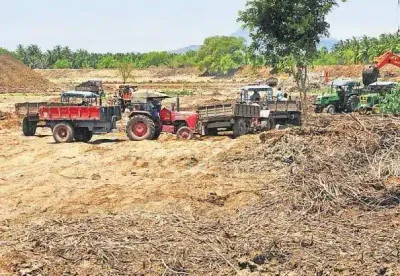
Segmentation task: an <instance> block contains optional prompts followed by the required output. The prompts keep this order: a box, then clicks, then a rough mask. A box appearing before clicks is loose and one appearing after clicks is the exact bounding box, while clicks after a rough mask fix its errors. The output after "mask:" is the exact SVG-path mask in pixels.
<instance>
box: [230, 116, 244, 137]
mask: <svg viewBox="0 0 400 276" xmlns="http://www.w3.org/2000/svg"><path fill="white" fill-rule="evenodd" d="M245 134H247V126H246V122H245V120H243V119H238V120H236V122H235V124H234V125H233V136H234V137H239V136H242V135H245Z"/></svg>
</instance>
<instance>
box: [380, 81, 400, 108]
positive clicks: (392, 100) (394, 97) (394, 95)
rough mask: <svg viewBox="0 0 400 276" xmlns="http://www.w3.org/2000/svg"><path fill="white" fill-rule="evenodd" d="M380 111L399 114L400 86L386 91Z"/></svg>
mask: <svg viewBox="0 0 400 276" xmlns="http://www.w3.org/2000/svg"><path fill="white" fill-rule="evenodd" d="M381 111H382V112H383V113H393V114H400V86H397V87H395V88H393V89H392V91H391V93H388V94H387V95H386V97H385V99H384V100H383V101H382V104H381Z"/></svg>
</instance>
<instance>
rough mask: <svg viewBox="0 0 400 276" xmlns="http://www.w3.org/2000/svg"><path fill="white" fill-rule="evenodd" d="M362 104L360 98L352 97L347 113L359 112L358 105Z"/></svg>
mask: <svg viewBox="0 0 400 276" xmlns="http://www.w3.org/2000/svg"><path fill="white" fill-rule="evenodd" d="M359 103H360V98H359V97H358V96H357V95H353V96H351V97H350V98H349V99H348V100H347V103H346V110H347V112H354V111H356V110H357V107H358V104H359Z"/></svg>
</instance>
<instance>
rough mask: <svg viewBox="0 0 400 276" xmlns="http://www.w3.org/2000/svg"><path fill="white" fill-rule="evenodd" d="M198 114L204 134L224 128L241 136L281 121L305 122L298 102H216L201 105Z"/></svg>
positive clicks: (293, 123)
mask: <svg viewBox="0 0 400 276" xmlns="http://www.w3.org/2000/svg"><path fill="white" fill-rule="evenodd" d="M198 113H199V127H198V128H199V132H200V133H201V134H202V135H217V134H218V131H219V130H222V129H223V130H225V131H233V136H234V137H239V136H241V135H245V134H247V133H249V132H251V131H264V130H270V129H273V128H274V127H275V126H276V125H278V124H279V125H288V124H290V125H300V124H301V104H300V102H298V101H266V102H264V103H261V104H254V103H253V104H251V103H234V104H214V105H206V106H200V107H198Z"/></svg>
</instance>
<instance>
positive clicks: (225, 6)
mask: <svg viewBox="0 0 400 276" xmlns="http://www.w3.org/2000/svg"><path fill="white" fill-rule="evenodd" d="M245 2H246V1H245V0H201V1H194V0H130V1H128V0H113V1H106V0H97V1H96V0H68V1H66V0H58V1H55V0H25V1H21V0H20V1H17V0H16V1H10V0H0V7H2V13H1V16H0V47H3V48H7V49H9V50H14V49H15V48H16V46H17V45H18V44H23V45H27V44H37V45H39V46H40V47H41V48H42V49H50V48H52V47H54V46H55V45H62V46H70V47H71V48H72V49H74V50H76V49H79V48H83V49H87V50H88V51H91V52H99V53H104V52H114V53H115V52H133V51H134V52H148V51H152V50H175V49H179V48H181V47H186V46H189V45H199V44H202V42H203V40H204V39H205V38H206V37H209V36H213V35H230V34H232V33H234V32H235V31H237V30H238V29H239V28H240V27H241V24H240V23H238V22H237V21H236V19H237V14H238V11H239V10H241V9H244V7H245ZM397 2H398V0H379V1H378V0H348V1H347V2H346V3H343V4H341V5H340V7H338V8H335V9H334V11H333V12H332V13H331V14H330V15H329V16H328V18H327V19H328V21H329V22H330V24H331V29H330V33H331V35H330V36H331V37H333V38H336V39H345V38H350V37H352V36H362V35H370V36H377V35H379V34H381V33H384V32H395V31H397V26H398V9H397Z"/></svg>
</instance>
